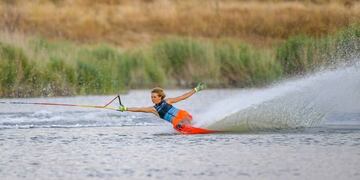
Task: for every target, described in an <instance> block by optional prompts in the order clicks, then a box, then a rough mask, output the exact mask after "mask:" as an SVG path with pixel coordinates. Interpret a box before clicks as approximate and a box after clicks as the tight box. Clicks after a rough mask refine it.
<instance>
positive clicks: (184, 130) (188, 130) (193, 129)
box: [175, 124, 219, 134]
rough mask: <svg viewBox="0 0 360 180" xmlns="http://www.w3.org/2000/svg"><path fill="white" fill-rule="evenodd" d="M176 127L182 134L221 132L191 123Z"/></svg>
mask: <svg viewBox="0 0 360 180" xmlns="http://www.w3.org/2000/svg"><path fill="white" fill-rule="evenodd" d="M175 129H176V130H177V131H178V132H180V133H182V134H210V133H216V132H219V131H214V130H210V129H205V128H199V127H194V126H191V125H189V124H184V125H182V126H181V127H176V128H175Z"/></svg>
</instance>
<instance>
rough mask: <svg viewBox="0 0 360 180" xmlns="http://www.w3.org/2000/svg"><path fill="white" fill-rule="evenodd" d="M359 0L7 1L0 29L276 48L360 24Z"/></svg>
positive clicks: (1, 3) (0, 4) (74, 37)
mask: <svg viewBox="0 0 360 180" xmlns="http://www.w3.org/2000/svg"><path fill="white" fill-rule="evenodd" d="M359 19H360V1H357V0H356V1H353V0H266V1H265V0H255V1H254V0H207V1H204V0H181V1H177V0H34V1H28V0H0V30H2V31H4V30H7V31H11V32H14V31H16V32H20V33H25V34H36V35H41V36H42V37H45V38H47V39H65V40H71V41H77V42H85V43H110V44H115V45H117V46H119V47H122V48H124V47H125V48H134V47H135V48H136V47H139V46H141V45H148V44H149V43H151V42H155V41H158V40H159V39H162V38H163V37H167V36H180V37H191V38H205V39H210V40H213V39H219V38H224V37H227V38H232V39H237V40H241V41H242V42H246V43H249V44H251V45H255V46H259V47H271V46H273V45H274V44H277V43H278V42H281V41H282V40H286V39H287V38H289V37H291V36H295V35H298V34H304V35H307V36H311V37H321V36H326V35H327V34H329V33H334V32H336V31H338V30H339V29H342V28H344V27H348V26H349V25H351V24H353V23H358V22H359Z"/></svg>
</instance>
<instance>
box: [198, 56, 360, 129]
mask: <svg viewBox="0 0 360 180" xmlns="http://www.w3.org/2000/svg"><path fill="white" fill-rule="evenodd" d="M355 62H356V63H354V64H353V65H352V66H350V67H349V66H348V67H342V68H337V69H332V70H323V71H321V72H317V73H315V74H310V75H307V76H304V77H301V78H294V79H288V80H286V81H283V82H281V83H278V84H275V85H273V86H271V87H268V88H265V89H247V90H243V91H242V92H241V93H239V94H237V95H235V96H232V97H229V98H227V99H223V100H220V101H219V102H216V103H214V104H213V105H212V106H211V107H210V108H209V109H208V111H206V112H203V113H201V114H199V115H198V116H197V117H199V118H198V119H197V121H196V122H195V124H196V125H197V126H201V127H206V128H211V129H215V130H223V131H236V132H239V131H258V130H276V129H289V128H301V127H313V126H317V125H320V124H321V123H322V122H323V120H324V119H325V117H326V116H327V115H329V114H331V113H334V112H346V111H360V69H359V68H360V67H359V64H360V63H359V61H358V60H357V61H355Z"/></svg>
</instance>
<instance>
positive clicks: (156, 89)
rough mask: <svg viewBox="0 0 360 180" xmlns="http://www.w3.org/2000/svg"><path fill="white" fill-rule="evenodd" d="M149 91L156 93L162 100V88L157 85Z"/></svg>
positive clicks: (163, 95)
mask: <svg viewBox="0 0 360 180" xmlns="http://www.w3.org/2000/svg"><path fill="white" fill-rule="evenodd" d="M151 93H156V94H158V95H159V96H160V97H161V100H164V98H165V97H166V95H165V92H164V90H163V89H162V88H159V87H156V88H154V89H153V90H152V91H151Z"/></svg>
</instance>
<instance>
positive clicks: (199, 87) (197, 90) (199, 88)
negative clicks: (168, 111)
mask: <svg viewBox="0 0 360 180" xmlns="http://www.w3.org/2000/svg"><path fill="white" fill-rule="evenodd" d="M205 88H206V84H204V83H202V82H201V83H199V84H198V85H197V86H196V87H195V88H194V90H195V92H199V91H201V90H203V89H205Z"/></svg>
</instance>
